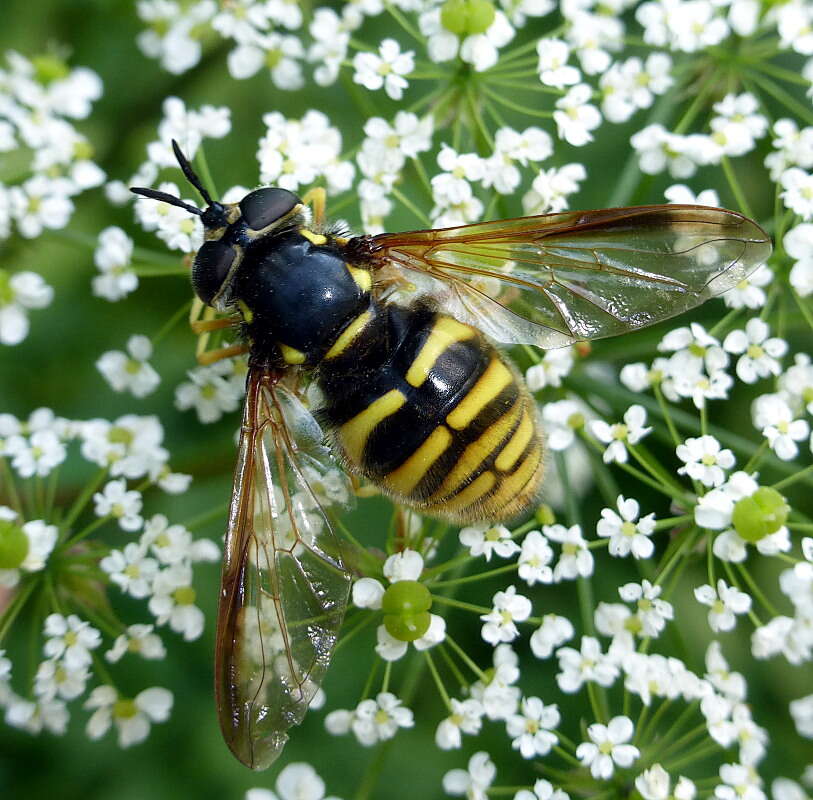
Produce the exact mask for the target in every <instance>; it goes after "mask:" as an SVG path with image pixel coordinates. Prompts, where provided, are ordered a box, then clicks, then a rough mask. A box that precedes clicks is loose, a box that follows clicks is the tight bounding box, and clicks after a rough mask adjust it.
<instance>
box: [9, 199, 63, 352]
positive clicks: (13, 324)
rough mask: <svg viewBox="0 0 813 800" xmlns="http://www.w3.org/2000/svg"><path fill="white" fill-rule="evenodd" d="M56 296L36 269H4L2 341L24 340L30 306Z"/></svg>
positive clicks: (45, 302) (38, 306) (37, 304)
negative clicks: (13, 271) (10, 270)
mask: <svg viewBox="0 0 813 800" xmlns="http://www.w3.org/2000/svg"><path fill="white" fill-rule="evenodd" d="M1 204H2V201H1V200H0V205H1ZM53 298H54V290H53V289H52V288H51V287H50V286H49V285H48V284H47V283H46V282H45V281H44V280H43V279H42V277H41V276H40V275H38V274H37V273H36V272H30V271H28V270H24V271H22V272H15V273H14V274H9V273H8V272H7V271H6V270H4V269H0V344H6V345H16V344H19V343H20V342H22V341H23V340H24V339H25V338H26V336H28V331H29V327H30V325H29V322H28V314H27V312H28V310H29V309H32V308H45V307H46V306H48V305H50V304H51V301H52V300H53Z"/></svg>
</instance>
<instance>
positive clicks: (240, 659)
mask: <svg viewBox="0 0 813 800" xmlns="http://www.w3.org/2000/svg"><path fill="white" fill-rule="evenodd" d="M294 432H296V436H294V435H293V433H294ZM326 454H327V451H326V450H324V448H322V446H321V432H320V431H319V429H318V425H317V423H316V421H315V420H314V419H313V417H311V416H310V414H309V413H308V412H307V411H306V410H305V408H304V407H303V406H302V405H301V404H300V403H299V401H298V400H297V399H296V398H295V397H294V396H293V395H291V394H290V393H289V392H287V391H286V390H285V389H284V388H283V387H282V386H280V385H279V384H277V383H275V376H273V375H270V374H268V373H266V372H264V371H261V370H255V371H252V372H251V373H250V375H249V379H248V386H247V393H246V406H245V411H244V415H243V426H242V431H241V436H240V448H239V453H238V461H237V469H236V472H235V479H234V493H233V496H232V503H231V508H230V511H229V523H228V530H227V532H226V543H225V554H224V560H223V574H222V583H221V594H220V605H219V609H218V620H217V642H216V655H215V688H216V695H217V706H218V715H219V718H220V727H221V730H222V731H223V736H224V738H225V740H226V743H227V744H228V745H229V748H230V749H231V751H232V752H233V753H234V755H235V756H237V758H238V759H239V760H240V761H242V762H243V763H244V764H246V766H248V767H251V768H252V769H265V768H266V767H268V766H269V765H270V764H271V763H272V762H273V761H274V759H275V758H276V757H277V756H278V755H279V753H280V751H281V750H282V747H283V745H284V744H285V742H286V740H287V738H288V734H287V731H288V729H289V728H290V727H291V726H292V725H297V724H299V723H300V722H301V721H302V718H303V717H304V715H305V712H306V711H307V709H308V705H309V703H310V702H311V700H312V699H313V696H314V694H315V693H316V691H317V689H318V688H319V685H320V683H321V681H322V678H323V677H324V674H325V671H326V669H327V667H328V663H329V661H330V656H331V653H332V651H333V646H334V644H335V642H336V638H337V635H338V632H339V627H340V626H341V623H342V618H343V617H344V612H345V607H346V605H347V595H348V590H349V586H350V576H349V574H348V573H347V571H346V569H345V567H344V565H343V562H342V558H341V552H340V549H339V542H338V539H337V538H336V536H335V535H334V533H333V531H332V529H331V525H330V521H329V519H328V516H327V514H326V513H325V510H324V505H325V504H326V503H329V502H337V503H338V502H341V500H342V498H343V495H345V496H346V489H344V488H343V486H344V484H343V479H342V478H341V477H340V473H339V471H338V470H336V469H334V468H333V467H332V465H331V464H330V462H329V461H328V460H327V459H326V458H323V456H326Z"/></svg>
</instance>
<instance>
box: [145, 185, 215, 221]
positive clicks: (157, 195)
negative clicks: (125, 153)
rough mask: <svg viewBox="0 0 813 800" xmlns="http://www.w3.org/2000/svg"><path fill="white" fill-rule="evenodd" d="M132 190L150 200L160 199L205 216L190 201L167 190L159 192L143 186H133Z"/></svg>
mask: <svg viewBox="0 0 813 800" xmlns="http://www.w3.org/2000/svg"><path fill="white" fill-rule="evenodd" d="M130 191H131V192H132V193H133V194H140V195H141V196H142V197H149V198H150V200H160V201H161V202H162V203H169V204H170V205H171V206H178V207H179V208H185V209H186V210H187V211H189V212H190V213H192V214H197V215H198V216H199V217H202V216H203V211H202V210H201V209H199V208H195V206H190V205H189V203H184V201H183V200H181V198H180V197H175V195H172V194H167V192H159V191H158V190H157V189H147V188H145V187H143V186H131V187H130Z"/></svg>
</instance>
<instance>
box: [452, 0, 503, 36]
mask: <svg viewBox="0 0 813 800" xmlns="http://www.w3.org/2000/svg"><path fill="white" fill-rule="evenodd" d="M496 13H497V12H496V11H495V10H494V4H493V3H490V2H489V0H446V2H445V3H444V4H443V6H442V8H441V9H440V24H441V25H443V27H444V28H446V30H447V31H451V32H452V33H454V34H456V35H457V36H471V35H472V34H475V33H484V32H485V31H487V30H488V29H489V28H490V27H491V23H492V22H494V17H495V15H496Z"/></svg>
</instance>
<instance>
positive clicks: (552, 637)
mask: <svg viewBox="0 0 813 800" xmlns="http://www.w3.org/2000/svg"><path fill="white" fill-rule="evenodd" d="M574 632H575V631H574V629H573V623H572V622H571V621H570V620H569V619H568V618H567V617H560V616H558V615H556V614H545V616H544V617H543V618H542V624H541V625H540V626H539V627H538V628H537V629H536V630H535V631H534V632H533V633H532V634H531V641H530V644H531V650H532V651H533V654H534V655H535V656H536V657H537V658H549V657H550V656H551V655H552V654H553V651H554V650H556V648H557V647H559V645H562V644H564V643H565V642H566V641H568V640H569V639H572V638H573V634H574Z"/></svg>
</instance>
